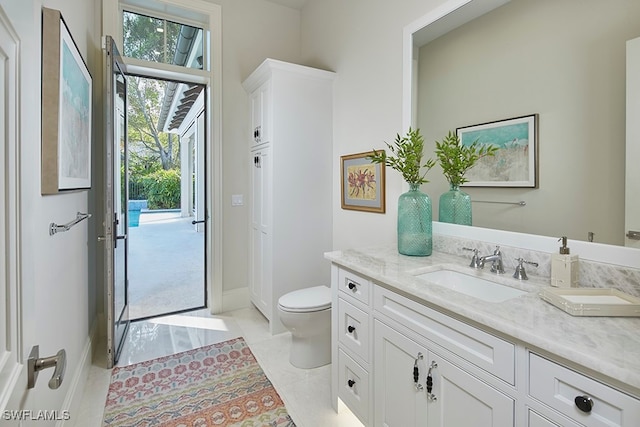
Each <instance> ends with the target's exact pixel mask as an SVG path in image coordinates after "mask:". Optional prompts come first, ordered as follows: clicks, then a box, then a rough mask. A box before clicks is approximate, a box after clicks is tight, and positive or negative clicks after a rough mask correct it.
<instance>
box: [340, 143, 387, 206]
mask: <svg viewBox="0 0 640 427" xmlns="http://www.w3.org/2000/svg"><path fill="white" fill-rule="evenodd" d="M372 154H373V151H368V152H365V153H357V154H349V155H345V156H341V157H340V177H341V185H340V187H341V195H342V209H347V210H355V211H364V212H374V213H384V212H385V176H384V172H385V171H384V170H385V166H384V164H381V163H373V162H371V160H369V158H368V156H370V155H372Z"/></svg>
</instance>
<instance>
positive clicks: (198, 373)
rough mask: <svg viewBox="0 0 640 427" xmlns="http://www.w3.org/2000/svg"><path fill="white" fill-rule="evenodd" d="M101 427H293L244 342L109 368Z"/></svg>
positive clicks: (234, 341)
mask: <svg viewBox="0 0 640 427" xmlns="http://www.w3.org/2000/svg"><path fill="white" fill-rule="evenodd" d="M103 426H110V427H111V426H136V427H151V426H163V427H164V426H175V427H178V426H180V427H209V426H243V427H253V426H269V427H285V426H286V427H295V424H294V423H293V421H292V420H291V417H290V416H289V414H288V413H287V410H286V408H285V406H284V403H283V402H282V399H281V398H280V396H279V395H278V393H277V392H276V390H275V389H274V388H273V385H272V384H271V382H270V381H269V379H268V378H267V376H266V375H265V374H264V372H263V371H262V368H260V365H258V362H257V361H256V359H255V357H254V356H253V354H252V353H251V350H250V349H249V347H248V346H247V345H246V343H245V341H244V339H242V338H234V339H232V340H229V341H225V342H221V343H218V344H212V345H209V346H206V347H202V348H198V349H195V350H190V351H185V352H183V353H179V354H174V355H171V356H166V357H162V358H159V359H154V360H149V361H147V362H141V363H137V364H135V365H130V366H124V367H116V368H113V372H112V374H111V384H110V385H109V392H108V393H107V403H106V405H105V409H104V419H103Z"/></svg>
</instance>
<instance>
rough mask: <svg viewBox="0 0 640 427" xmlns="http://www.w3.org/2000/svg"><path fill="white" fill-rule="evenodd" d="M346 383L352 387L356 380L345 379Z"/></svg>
mask: <svg viewBox="0 0 640 427" xmlns="http://www.w3.org/2000/svg"><path fill="white" fill-rule="evenodd" d="M347 385H348V386H349V388H353V386H354V385H356V382H355V381H354V380H349V381H347Z"/></svg>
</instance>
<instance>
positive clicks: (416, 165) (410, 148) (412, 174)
mask: <svg viewBox="0 0 640 427" xmlns="http://www.w3.org/2000/svg"><path fill="white" fill-rule="evenodd" d="M385 144H386V145H387V147H388V148H389V150H390V151H391V153H393V155H387V153H386V152H385V151H384V150H380V151H377V150H373V154H372V155H370V156H368V159H369V160H371V162H373V163H384V164H385V165H387V166H389V167H391V168H392V169H395V170H396V171H398V172H400V173H401V174H402V178H404V180H405V181H406V182H407V183H408V184H415V185H420V184H424V183H426V182H429V181H428V180H427V179H426V175H427V172H429V170H431V168H432V167H434V166H435V164H436V162H435V160H433V159H429V160H427V161H426V163H425V164H424V165H421V163H422V152H423V150H424V138H423V137H422V135H421V134H420V129H416V130H412V129H411V128H409V131H408V132H407V134H406V135H405V136H400V134H397V135H396V140H395V141H394V143H393V145H391V144H389V143H387V142H385ZM421 169H426V170H425V171H424V173H422V174H421V172H420V171H421Z"/></svg>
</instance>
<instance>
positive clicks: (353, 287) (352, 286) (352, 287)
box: [347, 282, 356, 290]
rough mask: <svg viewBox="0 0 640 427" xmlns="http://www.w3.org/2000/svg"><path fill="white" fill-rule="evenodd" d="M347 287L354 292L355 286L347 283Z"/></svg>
mask: <svg viewBox="0 0 640 427" xmlns="http://www.w3.org/2000/svg"><path fill="white" fill-rule="evenodd" d="M347 286H348V287H349V289H351V290H354V289H355V288H356V284H355V283H353V282H349V284H348V285H347Z"/></svg>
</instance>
